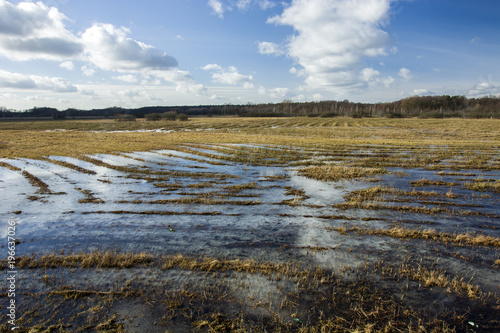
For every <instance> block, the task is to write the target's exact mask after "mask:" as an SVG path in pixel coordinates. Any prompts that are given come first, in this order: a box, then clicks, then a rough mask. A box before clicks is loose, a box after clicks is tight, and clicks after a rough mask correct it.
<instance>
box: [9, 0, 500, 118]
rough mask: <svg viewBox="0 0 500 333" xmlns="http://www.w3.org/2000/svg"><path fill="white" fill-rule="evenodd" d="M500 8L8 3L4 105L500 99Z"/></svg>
mask: <svg viewBox="0 0 500 333" xmlns="http://www.w3.org/2000/svg"><path fill="white" fill-rule="evenodd" d="M499 60H500V1H498V0H477V1H470V0H286V1H277V0H276V1H274V0H142V1H123V0H121V1H118V0H99V1H96V0H85V1H83V0H47V1H26V0H24V1H14V0H11V1H6V0H0V107H5V108H8V109H15V110H24V109H29V108H32V107H35V106H37V107H43V106H49V107H56V108H58V109H60V110H64V109H66V108H79V109H92V108H104V107H110V106H120V107H128V108H133V107H141V106H156V105H162V106H173V105H221V104H247V103H252V104H258V103H277V102H282V101H284V100H291V101H293V102H309V101H322V100H345V99H348V100H350V101H354V102H367V103H375V102H390V101H395V100H399V99H402V98H405V97H410V96H415V95H420V96H423V95H426V96H427V95H465V96H467V97H471V98H472V97H480V96H485V95H494V96H500V61H499Z"/></svg>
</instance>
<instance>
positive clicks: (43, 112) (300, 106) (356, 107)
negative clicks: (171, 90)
mask: <svg viewBox="0 0 500 333" xmlns="http://www.w3.org/2000/svg"><path fill="white" fill-rule="evenodd" d="M0 113H1V114H0V119H8V118H11V119H14V118H40V119H42V118H43V119H81V118H116V117H120V116H121V117H123V115H130V116H132V117H136V118H145V117H146V118H152V116H149V117H147V115H150V114H155V115H158V116H156V117H161V115H162V114H184V115H188V116H198V115H204V116H220V115H237V116H241V117H293V116H309V117H354V118H361V117H391V118H396V117H397V118H406V117H421V118H450V117H459V118H500V98H499V97H495V96H488V97H481V98H466V97H465V96H448V95H443V96H414V97H408V98H404V99H401V100H398V101H395V102H388V103H354V102H350V101H348V100H344V101H320V102H300V103H299V102H292V101H289V100H284V101H283V102H281V103H267V104H251V103H249V104H244V105H233V104H224V105H199V106H147V107H141V108H135V109H127V108H121V107H116V106H114V107H109V108H104V109H92V110H80V109H74V108H70V109H66V110H58V109H55V108H49V107H34V108H32V109H29V110H23V111H16V110H8V109H6V108H0ZM148 120H150V119H148Z"/></svg>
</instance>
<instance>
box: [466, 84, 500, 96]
mask: <svg viewBox="0 0 500 333" xmlns="http://www.w3.org/2000/svg"><path fill="white" fill-rule="evenodd" d="M468 95H469V96H471V97H482V96H490V95H491V96H500V85H498V84H495V83H493V82H481V83H478V84H476V85H474V86H473V87H472V88H470V89H469V91H468Z"/></svg>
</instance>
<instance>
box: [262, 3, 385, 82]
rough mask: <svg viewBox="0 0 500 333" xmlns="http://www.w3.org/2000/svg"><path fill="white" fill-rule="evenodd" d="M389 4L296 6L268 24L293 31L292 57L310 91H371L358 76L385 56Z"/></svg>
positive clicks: (289, 44) (290, 51)
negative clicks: (375, 58)
mask: <svg viewBox="0 0 500 333" xmlns="http://www.w3.org/2000/svg"><path fill="white" fill-rule="evenodd" d="M389 9H390V0H338V1H329V0H295V1H293V2H292V3H291V4H290V6H288V7H286V8H285V10H284V11H283V13H282V14H281V15H280V16H275V17H272V18H270V19H269V20H268V23H274V24H280V25H290V26H292V27H293V28H294V29H295V30H296V34H295V35H293V36H291V37H290V38H289V42H288V45H287V49H288V52H287V53H288V55H289V56H290V57H292V58H294V59H295V60H296V61H297V63H298V64H299V65H301V66H302V67H303V70H302V71H299V72H300V73H301V74H304V75H305V76H306V84H307V85H308V86H309V87H310V88H325V89H329V90H339V89H340V90H352V89H356V90H357V89H360V88H361V87H363V86H366V81H365V80H364V79H363V77H362V76H361V77H360V75H358V73H359V71H360V70H361V66H362V63H363V58H364V57H372V56H378V55H385V54H386V52H385V48H386V47H387V45H388V42H389V36H388V34H387V33H386V32H385V31H383V30H382V29H381V27H382V26H383V24H384V23H385V22H386V21H387V14H388V12H389Z"/></svg>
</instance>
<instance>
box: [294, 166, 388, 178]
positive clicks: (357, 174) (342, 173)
mask: <svg viewBox="0 0 500 333" xmlns="http://www.w3.org/2000/svg"><path fill="white" fill-rule="evenodd" d="M382 174H387V170H385V169H382V168H362V167H348V166H343V165H324V166H314V167H309V168H303V169H300V170H299V175H301V176H305V177H308V178H313V179H317V180H322V181H339V180H352V179H358V178H365V177H371V176H376V175H382Z"/></svg>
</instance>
